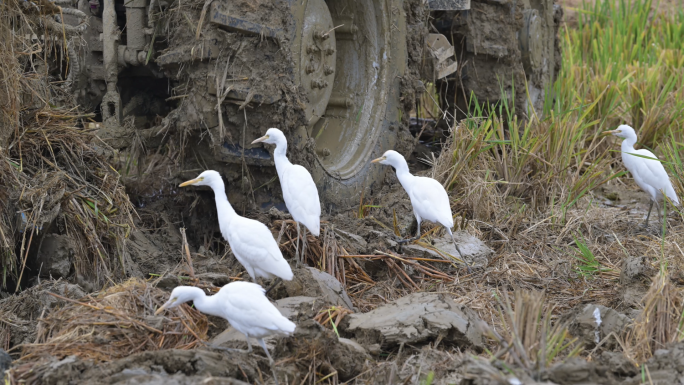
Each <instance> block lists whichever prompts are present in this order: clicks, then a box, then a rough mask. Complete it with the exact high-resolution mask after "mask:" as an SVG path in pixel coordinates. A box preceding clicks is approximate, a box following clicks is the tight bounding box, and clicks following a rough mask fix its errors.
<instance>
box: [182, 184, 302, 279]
mask: <svg viewBox="0 0 684 385" xmlns="http://www.w3.org/2000/svg"><path fill="white" fill-rule="evenodd" d="M190 185H193V186H209V187H211V189H212V190H214V198H215V199H216V210H217V212H218V220H219V228H220V229H221V234H222V235H223V238H225V240H226V241H228V243H229V244H230V248H231V249H232V250H233V254H234V255H235V258H237V260H238V261H240V263H241V264H242V266H244V267H245V270H247V273H248V274H249V276H250V277H252V279H253V280H254V282H256V278H257V277H261V278H266V279H269V278H274V277H277V278H281V279H284V280H286V281H290V280H292V277H293V274H292V268H290V265H289V264H288V263H287V261H286V260H285V258H283V254H282V253H281V252H280V248H279V247H278V243H276V240H275V239H274V238H273V234H271V231H270V230H269V229H268V227H266V225H264V224H263V223H261V222H259V221H255V220H254V219H249V218H245V217H241V216H239V215H238V214H237V213H236V212H235V210H233V207H232V206H231V205H230V202H228V197H227V196H226V190H225V185H224V184H223V180H222V179H221V175H219V173H218V172H216V171H214V170H207V171H204V172H203V173H201V174H200V175H199V176H198V177H197V178H195V179H192V180H189V181H187V182H183V183H181V184H180V187H185V186H190ZM277 283H278V282H275V283H274V284H273V286H271V288H270V289H269V291H270V290H271V289H273V287H274V286H275V285H276V284H277ZM267 292H268V291H267Z"/></svg>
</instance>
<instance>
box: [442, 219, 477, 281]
mask: <svg viewBox="0 0 684 385" xmlns="http://www.w3.org/2000/svg"><path fill="white" fill-rule="evenodd" d="M444 228H445V229H446V230H447V232H449V235H451V242H453V243H454V247H455V248H456V251H458V256H459V257H460V258H461V261H463V264H465V265H466V267H467V268H468V274H470V273H472V272H473V269H471V268H470V265H469V264H468V262H466V260H465V258H463V254H462V253H461V249H459V248H458V245H457V244H456V239H454V233H452V232H451V229H450V228H448V227H444Z"/></svg>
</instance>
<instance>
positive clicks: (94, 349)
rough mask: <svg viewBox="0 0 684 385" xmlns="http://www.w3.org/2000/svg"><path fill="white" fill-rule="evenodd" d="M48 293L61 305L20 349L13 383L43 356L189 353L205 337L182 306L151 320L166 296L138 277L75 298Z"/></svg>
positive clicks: (198, 320) (201, 319)
mask: <svg viewBox="0 0 684 385" xmlns="http://www.w3.org/2000/svg"><path fill="white" fill-rule="evenodd" d="M52 295H54V296H55V297H58V298H60V299H61V300H63V301H66V302H67V304H66V305H65V306H64V307H62V308H61V309H56V310H53V311H52V312H50V313H49V314H47V315H46V316H45V317H44V318H41V319H40V320H39V324H38V332H37V338H36V342H35V343H31V344H26V345H23V346H22V357H21V359H20V361H19V363H18V364H17V366H16V369H15V374H16V375H17V377H14V378H15V379H21V378H25V377H27V376H29V377H30V376H31V375H32V374H31V370H32V369H33V368H34V365H35V364H37V363H40V362H41V359H42V358H46V357H48V356H54V357H57V358H63V357H67V356H71V355H75V356H78V357H81V358H84V359H91V360H95V361H111V360H115V359H118V358H123V357H127V356H130V355H131V354H135V353H138V352H142V351H153V350H162V349H193V348H195V347H197V346H199V345H200V344H201V343H202V341H204V340H206V338H207V331H208V328H209V322H208V320H207V318H206V316H204V315H203V314H202V313H200V312H199V311H197V310H195V309H194V308H191V307H190V306H188V305H186V304H184V305H181V306H179V307H177V308H174V309H171V310H169V311H167V312H166V314H165V315H159V316H155V315H154V312H155V310H156V309H157V308H159V306H161V305H162V304H163V303H164V302H165V301H166V300H167V299H168V293H166V292H164V291H162V290H161V289H157V288H156V287H154V286H152V285H150V284H149V283H147V282H145V281H142V280H139V279H131V280H129V281H127V282H125V283H123V284H121V285H117V286H113V287H111V288H109V289H107V290H105V291H104V292H101V293H99V294H96V295H88V296H86V297H84V298H82V299H80V300H71V299H68V298H64V297H60V296H59V295H57V294H52Z"/></svg>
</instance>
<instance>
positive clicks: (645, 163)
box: [605, 124, 679, 226]
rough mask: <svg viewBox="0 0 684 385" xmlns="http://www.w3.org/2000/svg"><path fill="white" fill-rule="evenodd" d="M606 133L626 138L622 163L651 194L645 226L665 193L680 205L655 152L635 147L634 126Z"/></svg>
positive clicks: (621, 126) (623, 144)
mask: <svg viewBox="0 0 684 385" xmlns="http://www.w3.org/2000/svg"><path fill="white" fill-rule="evenodd" d="M605 133H606V134H613V135H615V136H617V137H619V138H624V140H623V141H622V149H621V150H622V163H624V164H625V167H626V168H627V170H629V172H630V173H631V174H632V177H634V181H635V182H636V184H637V185H639V187H641V189H642V190H644V191H646V192H647V193H648V194H649V195H650V196H651V204H650V206H649V207H648V214H647V215H646V222H644V226H648V218H649V217H650V216H651V210H652V209H653V203H656V205H657V204H658V201H661V200H663V195H666V196H667V197H668V198H669V199H670V200H671V201H672V202H673V203H674V204H675V205H677V206H679V198H677V193H676V192H675V190H674V188H673V187H672V183H671V182H670V177H669V176H668V175H667V171H665V167H663V165H662V163H660V161H658V160H656V159H658V158H657V157H656V156H655V154H653V153H652V152H651V151H648V150H645V149H639V150H636V149H634V144H635V143H636V142H637V135H636V133H635V132H634V129H633V128H632V127H630V126H628V125H625V124H623V125H620V126H618V128H617V129H616V130H612V131H606V132H605ZM644 157H646V158H651V159H646V158H644ZM658 216H659V217H661V214H660V208H658ZM661 219H662V217H661ZM661 222H662V220H661Z"/></svg>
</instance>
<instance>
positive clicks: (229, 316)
mask: <svg viewBox="0 0 684 385" xmlns="http://www.w3.org/2000/svg"><path fill="white" fill-rule="evenodd" d="M264 293H265V290H264V289H263V288H262V287H261V286H259V285H257V284H255V283H251V282H231V283H229V284H227V285H225V286H223V287H222V288H221V290H219V292H218V293H216V294H214V295H212V296H207V295H206V294H205V293H204V291H203V290H202V289H199V288H197V287H192V286H178V287H176V288H175V289H173V291H172V292H171V297H170V298H169V300H168V301H167V302H166V303H165V304H164V305H162V307H160V308H159V310H157V312H156V314H159V313H161V312H162V311H163V310H164V309H172V308H174V307H176V306H179V305H180V304H182V303H184V302H188V301H192V302H193V304H194V306H195V308H196V309H197V310H199V311H201V312H202V313H205V314H209V315H213V316H217V317H221V318H224V319H226V320H227V321H228V322H229V323H230V325H231V326H232V327H234V328H235V329H236V330H237V331H239V332H240V333H242V334H244V335H245V337H246V338H247V345H248V346H249V349H248V351H249V352H251V351H252V344H251V343H250V342H249V339H250V338H255V339H256V340H257V341H258V342H259V345H261V347H262V348H263V349H264V351H265V352H266V356H268V359H269V361H271V362H273V361H272V359H271V355H270V354H269V352H268V349H267V348H266V344H265V343H264V338H265V337H269V336H272V335H290V334H291V333H293V332H294V330H295V324H294V323H292V322H291V321H290V320H288V319H287V318H285V317H283V315H282V314H280V312H279V311H278V309H277V308H276V307H275V306H273V304H272V303H271V302H270V301H269V300H268V298H266V295H265V294H264Z"/></svg>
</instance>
